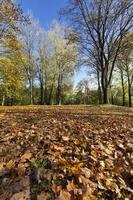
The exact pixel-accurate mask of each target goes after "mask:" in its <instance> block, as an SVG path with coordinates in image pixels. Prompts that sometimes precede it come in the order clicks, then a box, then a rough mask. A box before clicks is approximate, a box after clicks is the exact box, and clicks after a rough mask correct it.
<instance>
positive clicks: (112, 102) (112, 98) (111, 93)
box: [110, 85, 114, 105]
mask: <svg viewBox="0 0 133 200" xmlns="http://www.w3.org/2000/svg"><path fill="white" fill-rule="evenodd" d="M110 96H111V97H110V99H111V104H112V105H113V104H114V97H113V92H112V86H111V85H110Z"/></svg>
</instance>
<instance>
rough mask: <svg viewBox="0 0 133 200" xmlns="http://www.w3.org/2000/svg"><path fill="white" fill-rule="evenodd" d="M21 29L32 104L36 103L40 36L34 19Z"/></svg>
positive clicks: (25, 70) (26, 74)
mask: <svg viewBox="0 0 133 200" xmlns="http://www.w3.org/2000/svg"><path fill="white" fill-rule="evenodd" d="M20 28H21V35H22V36H21V40H22V42H23V51H24V53H25V57H26V58H27V62H26V63H25V64H24V72H25V77H26V81H27V82H28V86H29V93H30V95H29V96H30V104H31V105H32V104H33V103H34V91H33V90H34V79H35V74H36V70H35V53H36V44H37V41H36V40H37V36H38V24H37V22H35V21H34V20H33V19H32V17H30V24H28V25H26V26H22V27H20Z"/></svg>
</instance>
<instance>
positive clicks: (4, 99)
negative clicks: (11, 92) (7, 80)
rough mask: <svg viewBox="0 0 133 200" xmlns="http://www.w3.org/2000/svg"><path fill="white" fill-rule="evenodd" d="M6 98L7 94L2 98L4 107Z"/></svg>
mask: <svg viewBox="0 0 133 200" xmlns="http://www.w3.org/2000/svg"><path fill="white" fill-rule="evenodd" d="M5 97H6V96H5V94H3V97H2V104H1V105H2V106H4V105H5Z"/></svg>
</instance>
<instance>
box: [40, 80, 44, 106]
mask: <svg viewBox="0 0 133 200" xmlns="http://www.w3.org/2000/svg"><path fill="white" fill-rule="evenodd" d="M40 98H41V99H40V103H41V105H43V104H44V88H43V83H42V82H41V85H40Z"/></svg>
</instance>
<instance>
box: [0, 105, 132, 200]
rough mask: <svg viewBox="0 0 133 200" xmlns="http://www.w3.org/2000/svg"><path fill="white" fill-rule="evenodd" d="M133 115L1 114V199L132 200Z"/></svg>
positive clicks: (53, 110) (88, 111)
mask: <svg viewBox="0 0 133 200" xmlns="http://www.w3.org/2000/svg"><path fill="white" fill-rule="evenodd" d="M132 134H133V111H132V110H131V109H128V108H127V109H125V108H121V107H115V106H114V107H112V106H110V107H109V106H108V107H106V106H104V107H102V106H95V107H93V106H40V107H37V106H34V107H33V106H29V107H8V108H6V107H3V108H1V110H0V161H1V164H0V199H1V200H7V199H11V200H16V199H17V200H19V199H38V200H41V199H43V200H45V199H47V200H48V199H49V200H50V199H60V200H70V199H71V200H74V199H75V200H93V199H101V200H102V199H112V200H113V199H123V200H128V199H132V192H133V190H132V189H133V188H132V186H133V182H132V173H133V172H132V168H131V165H132V163H131V154H132Z"/></svg>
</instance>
